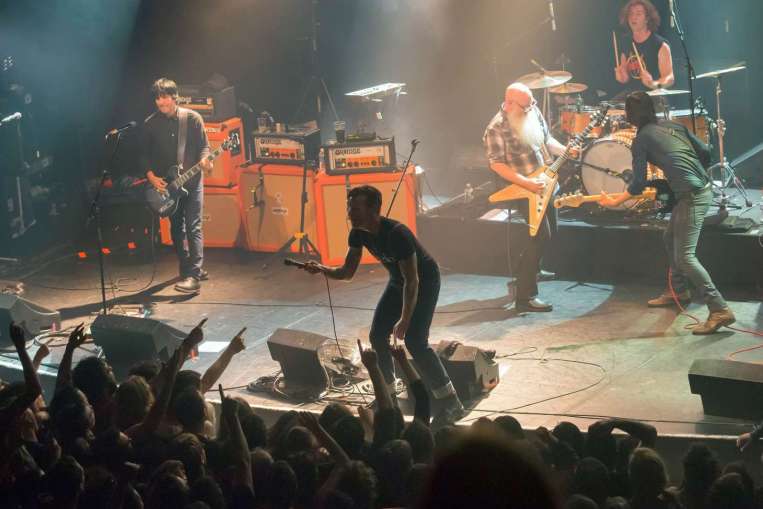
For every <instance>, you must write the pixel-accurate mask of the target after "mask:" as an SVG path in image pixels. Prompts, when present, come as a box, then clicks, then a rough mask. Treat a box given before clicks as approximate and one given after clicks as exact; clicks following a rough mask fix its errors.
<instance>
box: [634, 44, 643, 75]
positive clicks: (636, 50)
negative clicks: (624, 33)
mask: <svg viewBox="0 0 763 509" xmlns="http://www.w3.org/2000/svg"><path fill="white" fill-rule="evenodd" d="M631 46H633V52H634V53H635V54H636V60H638V67H639V69H641V72H644V71H645V70H646V69H644V63H643V62H642V61H641V55H639V53H638V49H637V48H636V43H635V42H633V41H631Z"/></svg>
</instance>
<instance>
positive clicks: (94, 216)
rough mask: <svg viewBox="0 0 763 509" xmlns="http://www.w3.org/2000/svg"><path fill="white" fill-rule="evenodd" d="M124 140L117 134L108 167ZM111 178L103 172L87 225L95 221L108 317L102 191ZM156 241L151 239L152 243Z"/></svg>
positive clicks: (102, 302) (103, 294)
mask: <svg viewBox="0 0 763 509" xmlns="http://www.w3.org/2000/svg"><path fill="white" fill-rule="evenodd" d="M108 138H109V137H108V136H107V137H106V141H108ZM121 140H122V133H121V132H118V133H117V141H116V142H115V143H114V150H113V151H112V152H111V156H110V157H109V165H108V167H111V166H113V165H114V158H115V157H116V155H117V150H118V149H119V142H120V141H121ZM108 176H109V170H108V168H107V169H104V170H103V171H102V172H101V180H100V181H99V182H98V189H97V190H96V191H95V196H94V197H93V201H92V202H91V203H90V212H89V213H88V216H87V222H86V225H89V224H90V222H91V221H93V220H95V231H96V238H97V242H98V270H99V271H100V275H101V313H102V314H104V315H106V314H108V308H107V307H106V276H105V270H104V259H103V230H102V229H101V191H102V190H103V186H104V184H105V183H106V179H107V178H108ZM153 241H154V240H153V239H151V242H153Z"/></svg>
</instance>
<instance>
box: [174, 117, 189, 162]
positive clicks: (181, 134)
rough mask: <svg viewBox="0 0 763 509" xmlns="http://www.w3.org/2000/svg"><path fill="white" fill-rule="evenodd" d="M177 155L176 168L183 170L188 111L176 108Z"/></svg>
mask: <svg viewBox="0 0 763 509" xmlns="http://www.w3.org/2000/svg"><path fill="white" fill-rule="evenodd" d="M178 122H179V125H178V153H177V160H178V166H179V167H180V168H183V162H184V160H185V142H186V140H187V139H188V110H187V109H185V108H178Z"/></svg>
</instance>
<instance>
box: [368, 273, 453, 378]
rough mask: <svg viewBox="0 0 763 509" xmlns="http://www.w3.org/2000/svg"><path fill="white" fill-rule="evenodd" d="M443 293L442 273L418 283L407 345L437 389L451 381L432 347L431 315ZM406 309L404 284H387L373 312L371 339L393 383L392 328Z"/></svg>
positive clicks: (420, 370)
mask: <svg viewBox="0 0 763 509" xmlns="http://www.w3.org/2000/svg"><path fill="white" fill-rule="evenodd" d="M439 295H440V276H439V274H437V275H436V277H432V278H429V279H427V280H426V281H421V282H419V295H418V299H417V300H416V307H415V308H414V309H413V316H412V317H411V323H410V325H409V326H408V332H407V333H406V334H405V346H406V348H408V351H409V352H410V353H411V356H412V357H413V360H414V361H415V362H416V367H417V368H418V369H419V372H420V374H421V378H422V379H423V380H424V382H425V383H426V384H427V385H428V386H429V388H430V389H432V390H435V391H436V390H437V389H440V388H442V387H443V386H445V385H447V384H448V383H449V382H450V377H448V373H447V372H446V371H445V367H443V365H442V362H441V361H440V357H438V355H437V354H436V353H434V350H432V348H431V347H430V346H429V327H430V326H431V325H432V317H433V315H434V311H435V308H436V307H437V298H438V297H439ZM402 311H403V288H402V286H396V285H392V284H391V283H388V284H387V288H385V289H384V293H382V296H381V299H379V304H377V306H376V311H375V312H374V320H373V322H372V324H371V332H370V334H369V339H370V340H371V346H372V347H373V348H374V350H376V355H377V357H378V359H379V367H380V368H381V372H382V374H384V379H385V380H386V381H387V383H388V384H389V383H392V382H393V381H394V379H395V370H394V365H393V363H392V355H391V354H390V349H389V336H390V334H392V329H393V328H394V327H395V324H396V323H397V321H398V320H399V319H400V315H401V313H402Z"/></svg>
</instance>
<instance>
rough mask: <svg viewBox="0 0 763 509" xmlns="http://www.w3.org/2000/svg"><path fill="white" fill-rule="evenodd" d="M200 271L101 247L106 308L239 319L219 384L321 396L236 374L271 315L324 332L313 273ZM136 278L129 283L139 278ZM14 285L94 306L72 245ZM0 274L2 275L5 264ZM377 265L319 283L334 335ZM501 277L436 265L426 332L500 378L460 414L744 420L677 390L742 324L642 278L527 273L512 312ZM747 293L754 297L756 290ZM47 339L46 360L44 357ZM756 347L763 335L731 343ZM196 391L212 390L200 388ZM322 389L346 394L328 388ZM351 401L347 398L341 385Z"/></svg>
mask: <svg viewBox="0 0 763 509" xmlns="http://www.w3.org/2000/svg"><path fill="white" fill-rule="evenodd" d="M205 259H206V265H205V267H206V268H207V269H208V270H209V272H210V280H209V281H207V282H205V283H204V284H203V290H202V292H201V294H200V295H197V296H192V297H188V296H184V295H179V294H177V293H176V292H175V291H174V290H173V289H172V285H173V283H174V279H173V278H174V276H175V274H176V272H175V271H176V264H175V258H174V255H173V254H172V253H171V252H170V251H169V249H168V248H160V249H158V250H157V253H156V264H155V267H154V264H152V263H151V261H150V260H148V261H138V260H132V261H130V260H118V259H112V258H107V281H111V282H113V283H114V284H118V285H119V289H118V291H110V292H109V298H110V299H112V301H111V303H112V304H115V305H116V307H115V312H128V313H130V312H139V310H140V309H142V310H145V309H151V311H152V313H151V315H150V316H151V317H152V318H155V319H158V320H161V321H163V322H166V323H168V324H170V325H172V326H174V327H176V328H179V329H182V330H190V328H192V327H193V326H194V325H195V324H196V323H197V322H198V321H199V320H200V319H201V318H202V317H208V319H209V320H208V322H207V324H206V326H205V341H227V340H229V339H230V338H231V337H232V336H233V335H234V334H236V333H237V332H238V331H239V329H240V328H241V327H244V326H246V327H248V330H247V332H246V334H245V337H246V344H247V348H246V350H245V351H244V352H242V353H240V354H239V355H238V356H236V357H235V358H234V360H233V361H232V363H231V365H230V367H229V368H228V369H227V371H226V372H225V374H224V375H223V377H222V379H221V383H222V384H223V386H224V387H227V388H230V389H229V392H230V393H233V394H236V395H238V396H241V397H243V398H245V399H246V400H248V401H249V402H250V403H251V404H252V405H255V406H257V407H260V408H262V409H273V410H283V409H292V408H295V407H296V406H300V407H301V408H303V409H316V410H319V409H320V408H321V406H322V404H304V405H302V404H299V405H298V404H297V403H296V402H293V401H288V400H285V399H282V398H280V397H276V396H268V395H264V394H252V393H249V392H247V390H246V389H245V386H246V384H247V383H249V382H251V381H252V380H254V379H256V378H258V377H261V376H264V375H273V374H275V373H276V372H277V371H278V369H279V367H278V364H277V363H276V362H275V361H273V360H271V358H270V354H269V351H268V347H267V344H266V341H267V339H268V337H269V336H270V334H271V333H272V332H273V331H274V330H275V329H277V328H289V329H298V330H304V331H309V332H313V333H317V334H322V335H325V336H329V337H333V330H332V319H331V312H330V309H329V307H328V295H327V292H326V283H325V281H324V279H323V277H320V276H310V275H308V274H306V273H304V272H302V271H299V270H297V269H293V268H290V267H285V266H283V265H281V264H280V263H278V262H277V261H274V262H273V264H272V265H271V266H270V267H268V268H266V269H263V261H264V260H265V259H266V255H263V254H253V253H247V252H243V251H239V250H221V249H207V251H206V258H205ZM154 270H155V277H154V280H153V282H152V283H151V284H150V285H149V288H148V289H146V290H144V291H142V292H139V293H134V292H135V290H138V289H141V288H144V287H146V286H147V285H148V284H149V281H150V278H151V275H152V272H154ZM16 277H18V278H21V279H22V280H23V282H24V283H25V286H26V293H25V295H24V297H25V298H27V299H29V300H32V301H34V302H37V303H39V304H41V305H43V306H46V307H49V308H54V309H58V310H60V312H61V314H62V318H63V319H64V326H71V325H74V324H76V323H79V322H82V321H86V322H90V321H92V320H93V319H94V317H95V314H96V313H97V312H98V311H99V308H100V292H99V290H98V281H99V279H98V268H97V264H96V263H95V261H94V260H93V261H76V260H75V259H74V258H73V257H68V258H64V259H60V260H58V261H56V262H55V263H50V264H48V265H45V266H39V267H36V268H34V269H33V270H31V271H27V272H26V274H21V273H19V274H16ZM4 278H5V279H13V274H6V275H5V276H4ZM386 280H387V276H386V272H385V271H384V269H383V268H382V267H381V266H362V267H361V268H360V269H359V271H358V274H357V276H356V277H355V279H354V280H353V281H352V282H349V283H347V282H335V281H332V282H331V283H330V288H331V299H332V302H333V305H334V313H335V317H336V330H337V333H338V335H339V337H340V338H342V339H343V340H348V341H354V339H355V338H361V339H363V340H364V343H367V336H368V329H369V324H370V321H371V317H372V310H373V308H374V306H375V304H376V301H377V299H378V297H379V296H380V294H381V292H382V289H383V288H384V285H385V283H386ZM508 281H509V280H508V278H506V277H497V276H478V275H470V274H459V273H449V272H447V271H446V272H444V273H443V284H442V291H441V294H440V302H439V307H438V309H437V315H436V316H435V320H434V324H433V326H432V331H431V338H430V341H431V342H432V343H435V342H438V341H440V340H443V339H447V340H458V341H461V342H463V343H466V344H468V345H474V346H478V347H480V348H484V349H495V350H496V352H497V357H498V361H499V363H500V369H501V382H500V384H499V385H498V386H497V387H496V388H495V389H494V390H493V391H492V392H491V393H490V394H489V395H487V397H485V398H483V399H482V400H480V401H477V402H472V404H471V405H470V409H469V410H470V411H469V414H468V416H467V417H466V418H465V419H464V421H463V423H469V422H471V421H473V420H475V419H477V418H479V417H482V416H488V417H495V416H497V415H499V414H500V413H503V412H508V413H511V414H512V415H515V416H516V417H517V419H518V420H519V421H520V422H521V423H522V425H523V426H524V427H525V428H535V427H537V426H541V425H543V426H548V427H552V426H554V425H555V424H556V423H557V422H558V421H560V420H571V421H574V422H576V423H578V424H579V425H581V426H582V427H587V426H588V424H590V423H591V422H592V420H594V419H598V418H600V417H601V416H619V417H624V418H631V419H638V420H643V421H647V422H651V423H653V424H654V425H655V426H656V427H657V428H658V430H659V432H660V434H677V435H693V436H696V435H705V436H708V435H725V436H732V435H737V434H739V433H740V432H743V431H746V430H748V429H749V423H747V422H745V421H739V420H734V419H728V418H719V417H712V416H706V415H704V414H703V411H702V406H701V402H700V399H699V396H695V395H692V394H691V393H690V391H689V385H688V379H687V372H688V369H689V366H690V365H691V363H692V361H693V360H694V359H697V358H725V357H726V356H727V355H728V354H729V353H731V352H733V351H735V350H738V349H741V348H746V347H751V346H754V345H756V344H758V343H760V342H761V340H760V338H759V337H756V336H753V335H751V334H747V333H742V332H734V331H731V330H724V331H723V332H721V333H719V334H716V335H713V336H705V337H701V336H693V335H692V334H691V331H690V330H688V329H687V326H689V325H691V324H692V323H693V322H692V320H691V319H690V318H689V317H687V316H679V315H677V314H676V312H675V311H674V310H671V309H649V308H647V307H646V305H645V301H646V300H647V299H648V298H650V297H653V296H655V295H656V294H657V293H658V292H659V291H660V290H661V288H660V287H657V286H647V285H636V284H628V285H624V284H621V285H608V284H585V283H583V284H580V283H574V282H569V281H552V282H545V283H541V285H540V288H541V290H540V291H541V297H542V298H544V299H545V300H548V301H550V302H552V303H553V304H554V311H553V312H552V313H546V314H527V315H517V314H516V313H515V312H514V311H513V310H512V309H510V307H511V302H510V300H509V298H508V295H507V282H508ZM758 298H759V297H758ZM731 306H732V308H733V310H734V312H735V313H736V315H737V319H738V321H737V324H736V326H738V327H740V328H744V329H755V330H760V329H763V306H762V305H761V302H760V300H750V301H744V302H743V301H732V302H731ZM688 311H689V313H691V314H693V315H695V316H697V317H698V318H699V319H701V320H704V319H705V317H706V309H705V307H704V306H703V305H701V304H700V303H697V302H695V303H693V304H692V305H691V306H690V307H689V309H688ZM60 351H61V349H60V348H56V349H54V354H53V356H52V358H50V359H49V360H48V363H49V364H50V365H53V366H55V365H56V364H57V362H58V360H57V357H56V356H57V355H60ZM215 357H216V354H214V353H201V354H200V356H199V358H198V359H197V360H195V361H190V362H189V363H188V364H187V365H186V367H188V366H189V365H190V367H191V368H192V369H196V370H199V371H203V370H204V369H205V368H206V367H207V366H209V364H210V363H211V362H212V361H213V360H214V359H215ZM736 358H737V360H748V361H753V362H756V361H761V360H763V349H762V350H755V351H752V352H749V353H745V354H742V355H739V356H738V357H736ZM208 396H209V399H211V400H214V399H216V393H210V394H209V395H208ZM331 396H332V398H335V399H343V398H346V397H345V396H344V395H343V394H341V393H334V394H331ZM351 399H352V401H355V402H357V401H358V398H357V397H353V398H351Z"/></svg>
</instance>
